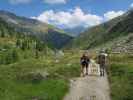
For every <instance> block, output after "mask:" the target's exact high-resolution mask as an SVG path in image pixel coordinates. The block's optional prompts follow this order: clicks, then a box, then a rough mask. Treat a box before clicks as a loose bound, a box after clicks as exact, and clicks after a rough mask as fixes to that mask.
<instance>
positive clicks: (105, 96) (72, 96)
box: [64, 74, 111, 100]
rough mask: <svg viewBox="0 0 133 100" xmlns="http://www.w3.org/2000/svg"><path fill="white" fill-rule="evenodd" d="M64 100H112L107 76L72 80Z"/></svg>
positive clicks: (91, 76)
mask: <svg viewBox="0 0 133 100" xmlns="http://www.w3.org/2000/svg"><path fill="white" fill-rule="evenodd" d="M64 100H111V99H110V89H109V83H108V79H107V75H105V76H104V77H100V76H99V75H92V74H91V75H89V76H86V77H81V78H75V79H72V80H71V84H70V91H69V93H68V94H67V95H66V96H65V98H64Z"/></svg>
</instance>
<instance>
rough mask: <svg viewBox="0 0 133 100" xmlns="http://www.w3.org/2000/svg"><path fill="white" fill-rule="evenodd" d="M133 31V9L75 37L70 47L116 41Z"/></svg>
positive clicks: (82, 47) (89, 46) (86, 46)
mask: <svg viewBox="0 0 133 100" xmlns="http://www.w3.org/2000/svg"><path fill="white" fill-rule="evenodd" d="M132 33H133V10H130V11H128V12H127V13H125V14H124V15H122V16H119V17H117V18H115V19H112V20H111V21H108V22H106V23H103V24H100V25H98V26H95V27H92V28H89V29H88V30H86V31H85V32H83V33H81V34H80V35H79V37H77V38H76V39H74V40H73V41H72V42H71V43H70V44H69V47H71V48H80V49H90V48H94V47H96V46H99V45H104V44H107V42H114V41H115V40H116V39H117V38H120V37H123V36H128V35H129V34H132Z"/></svg>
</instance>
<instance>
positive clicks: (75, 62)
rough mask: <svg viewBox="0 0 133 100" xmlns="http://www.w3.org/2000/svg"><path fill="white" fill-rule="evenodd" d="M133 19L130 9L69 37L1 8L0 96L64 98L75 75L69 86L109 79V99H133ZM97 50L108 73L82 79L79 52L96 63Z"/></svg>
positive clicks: (30, 99) (28, 99) (21, 99)
mask: <svg viewBox="0 0 133 100" xmlns="http://www.w3.org/2000/svg"><path fill="white" fill-rule="evenodd" d="M132 18H133V11H132V10H130V11H128V12H127V13H125V14H124V15H122V16H119V17H117V18H114V19H112V20H111V21H108V22H105V23H103V24H100V25H97V26H94V27H92V28H89V29H87V30H85V31H84V32H83V33H80V34H79V35H78V36H76V37H73V36H71V35H70V33H67V32H64V31H63V30H61V29H59V28H56V27H55V26H52V25H49V24H46V23H42V22H40V21H38V20H35V19H29V18H25V17H20V16H17V15H15V14H13V13H10V12H6V11H0V99H1V100H63V99H64V97H65V96H66V95H67V94H69V92H70V91H74V94H75V91H76V89H74V90H71V88H70V85H71V81H70V80H71V79H75V78H76V79H77V80H76V82H77V83H79V84H76V85H74V86H73V87H76V86H80V85H81V86H82V84H80V83H83V84H86V83H87V86H88V87H89V86H90V87H89V89H90V88H91V86H94V87H95V86H97V87H99V86H101V85H99V84H98V83H102V82H105V83H106V82H109V86H108V85H107V88H110V94H107V95H109V96H110V97H111V100H133V96H132V94H133V88H132V86H133V82H132V80H133V79H132V75H133V55H132V53H133V34H132V33H133V26H132V25H133V23H132V22H133V21H132V20H133V19H132ZM101 49H105V50H107V52H108V55H109V56H108V60H109V62H108V68H107V76H106V77H103V78H100V76H99V77H94V76H87V77H81V76H80V73H81V66H80V57H81V55H82V54H83V52H85V51H87V53H88V54H90V56H91V59H93V60H95V61H97V55H98V54H99V51H100V50H101ZM107 78H108V79H107ZM95 79H96V80H95ZM100 79H101V80H100ZM89 81H92V84H90V85H88V84H89ZM94 84H96V85H94ZM83 87H84V85H83ZM102 87H103V88H102V89H103V91H104V92H105V91H106V87H104V84H102ZM84 88H85V87H84ZM84 88H83V89H84ZM77 89H79V90H81V91H84V90H82V89H81V88H77ZM100 89H101V88H100ZM102 89H101V90H102ZM96 90H97V89H96ZM81 91H80V92H81ZM86 91H88V90H87V88H86ZM83 93H84V92H83ZM87 93H89V92H87ZM118 93H119V95H118ZM90 94H91V93H90ZM80 95H81V94H79V96H80ZM99 96H100V95H99ZM66 100H68V99H66ZM83 100H86V99H84V98H83Z"/></svg>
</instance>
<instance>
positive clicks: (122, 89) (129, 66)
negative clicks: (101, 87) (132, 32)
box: [109, 55, 133, 100]
mask: <svg viewBox="0 0 133 100" xmlns="http://www.w3.org/2000/svg"><path fill="white" fill-rule="evenodd" d="M110 61H111V62H110V73H109V79H110V87H111V96H112V100H133V95H132V94H133V56H132V55H113V56H111V57H110Z"/></svg>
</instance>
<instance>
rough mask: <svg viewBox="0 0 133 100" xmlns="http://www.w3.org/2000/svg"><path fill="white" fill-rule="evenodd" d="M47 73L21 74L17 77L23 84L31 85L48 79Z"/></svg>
mask: <svg viewBox="0 0 133 100" xmlns="http://www.w3.org/2000/svg"><path fill="white" fill-rule="evenodd" d="M48 75H49V74H48V73H44V72H43V73H40V72H29V73H25V74H22V75H20V76H19V77H18V79H19V80H21V81H24V82H32V83H38V82H41V81H42V80H47V78H48Z"/></svg>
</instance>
